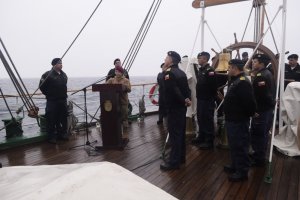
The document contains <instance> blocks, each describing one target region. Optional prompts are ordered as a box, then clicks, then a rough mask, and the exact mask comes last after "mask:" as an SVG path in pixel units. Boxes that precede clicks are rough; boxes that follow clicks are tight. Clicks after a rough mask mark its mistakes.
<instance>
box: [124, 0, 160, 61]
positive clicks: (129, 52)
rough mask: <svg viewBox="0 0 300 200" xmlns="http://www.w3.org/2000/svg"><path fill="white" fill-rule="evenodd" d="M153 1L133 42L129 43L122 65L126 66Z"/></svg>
mask: <svg viewBox="0 0 300 200" xmlns="http://www.w3.org/2000/svg"><path fill="white" fill-rule="evenodd" d="M154 3H155V0H154V1H153V2H152V4H151V7H150V9H149V11H148V13H147V15H146V17H145V19H144V21H143V24H142V26H141V27H140V29H139V31H138V33H137V35H136V36H135V39H134V41H133V43H132V44H131V47H130V48H129V51H128V52H127V55H126V57H125V59H124V60H123V66H126V65H127V63H128V59H129V56H130V55H131V52H132V51H133V49H134V47H135V45H136V43H137V41H138V39H139V37H140V34H141V32H142V31H143V29H144V26H145V24H146V22H147V19H148V17H149V15H150V12H151V10H152V8H153V5H154Z"/></svg>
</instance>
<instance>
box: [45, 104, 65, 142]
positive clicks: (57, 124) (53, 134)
mask: <svg viewBox="0 0 300 200" xmlns="http://www.w3.org/2000/svg"><path fill="white" fill-rule="evenodd" d="M67 117H68V110H67V100H47V103H46V120H47V123H46V124H47V125H46V129H47V134H48V139H49V140H51V139H56V138H57V137H64V136H66V135H67Z"/></svg>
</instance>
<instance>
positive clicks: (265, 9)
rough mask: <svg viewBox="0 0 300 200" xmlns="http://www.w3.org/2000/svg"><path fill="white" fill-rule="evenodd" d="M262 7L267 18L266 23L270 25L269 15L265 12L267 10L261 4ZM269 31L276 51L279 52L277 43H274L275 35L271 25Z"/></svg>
mask: <svg viewBox="0 0 300 200" xmlns="http://www.w3.org/2000/svg"><path fill="white" fill-rule="evenodd" d="M263 9H264V11H265V14H266V18H267V21H268V25H270V20H269V16H268V14H267V10H266V7H265V5H263ZM270 31H271V35H272V38H273V42H274V45H275V48H276V52H277V53H279V50H278V47H277V44H276V41H275V37H274V33H273V29H272V27H270Z"/></svg>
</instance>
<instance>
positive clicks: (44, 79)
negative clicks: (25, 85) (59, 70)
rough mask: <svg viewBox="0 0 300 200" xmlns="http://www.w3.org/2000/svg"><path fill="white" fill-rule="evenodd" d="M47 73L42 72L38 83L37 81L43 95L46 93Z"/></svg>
mask: <svg viewBox="0 0 300 200" xmlns="http://www.w3.org/2000/svg"><path fill="white" fill-rule="evenodd" d="M48 74H49V72H46V73H44V74H43V75H42V77H41V79H40V83H39V88H40V90H41V91H42V93H43V94H44V95H47V93H48V81H47V79H48V78H49V77H48Z"/></svg>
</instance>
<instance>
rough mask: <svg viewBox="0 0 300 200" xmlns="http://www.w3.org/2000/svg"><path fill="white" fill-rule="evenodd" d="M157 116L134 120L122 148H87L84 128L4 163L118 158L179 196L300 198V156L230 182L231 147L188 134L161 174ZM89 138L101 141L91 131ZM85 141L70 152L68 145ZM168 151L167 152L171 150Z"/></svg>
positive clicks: (162, 132)
mask: <svg viewBox="0 0 300 200" xmlns="http://www.w3.org/2000/svg"><path fill="white" fill-rule="evenodd" d="M156 120H157V116H156V115H153V116H147V117H146V118H145V121H144V123H140V124H137V123H133V124H132V125H131V126H130V128H129V129H128V132H129V139H130V141H129V143H128V145H127V146H126V147H125V149H124V150H121V151H120V150H101V151H99V152H95V151H93V149H92V148H91V147H89V146H86V145H85V143H86V134H85V133H84V132H81V133H78V134H76V136H75V135H74V136H72V137H71V139H70V141H68V142H61V143H60V144H59V145H51V144H48V143H36V144H31V145H25V146H21V147H16V148H13V149H8V150H2V151H1V152H0V162H2V164H3V166H4V167H7V166H17V165H45V164H50V165H53V164H69V163H86V162H101V161H108V162H114V163H116V164H118V165H121V166H123V167H125V168H126V169H128V170H130V171H132V172H133V173H135V174H137V175H138V176H140V177H142V178H143V179H145V180H147V181H149V182H150V183H152V184H154V185H156V186H158V187H160V188H162V189H163V190H165V191H166V192H168V193H170V194H172V195H173V196H175V197H177V198H179V199H188V200H190V199H251V200H252V199H270V200H273V199H280V200H281V199H284V200H285V199H292V200H293V199H298V198H299V197H300V178H299V177H300V167H299V166H300V159H299V158H291V157H286V156H283V155H282V154H280V153H278V152H276V151H275V152H274V155H273V162H272V170H273V176H272V183H271V184H267V183H265V182H264V176H265V169H264V168H251V170H250V172H249V179H248V181H245V182H242V183H231V182H229V181H228V180H227V174H226V173H224V172H223V166H224V164H227V163H228V162H229V152H228V150H220V149H214V150H207V151H204V150H199V149H198V148H197V147H195V146H192V145H191V144H190V138H187V155H186V163H185V164H183V165H181V169H180V170H174V171H170V172H163V171H161V170H160V169H159V165H160V163H161V162H162V160H161V159H160V157H161V152H162V147H163V145H164V142H165V138H166V136H167V129H166V127H165V126H158V125H156ZM89 140H90V142H91V141H94V140H98V142H97V143H96V144H92V146H98V145H101V139H100V135H99V133H97V132H96V131H95V130H93V131H92V132H91V133H89ZM76 145H83V146H80V147H76V148H74V149H72V150H69V148H70V147H74V146H76ZM88 152H90V154H91V155H93V156H90V155H89V154H88ZM167 152H168V151H167Z"/></svg>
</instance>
